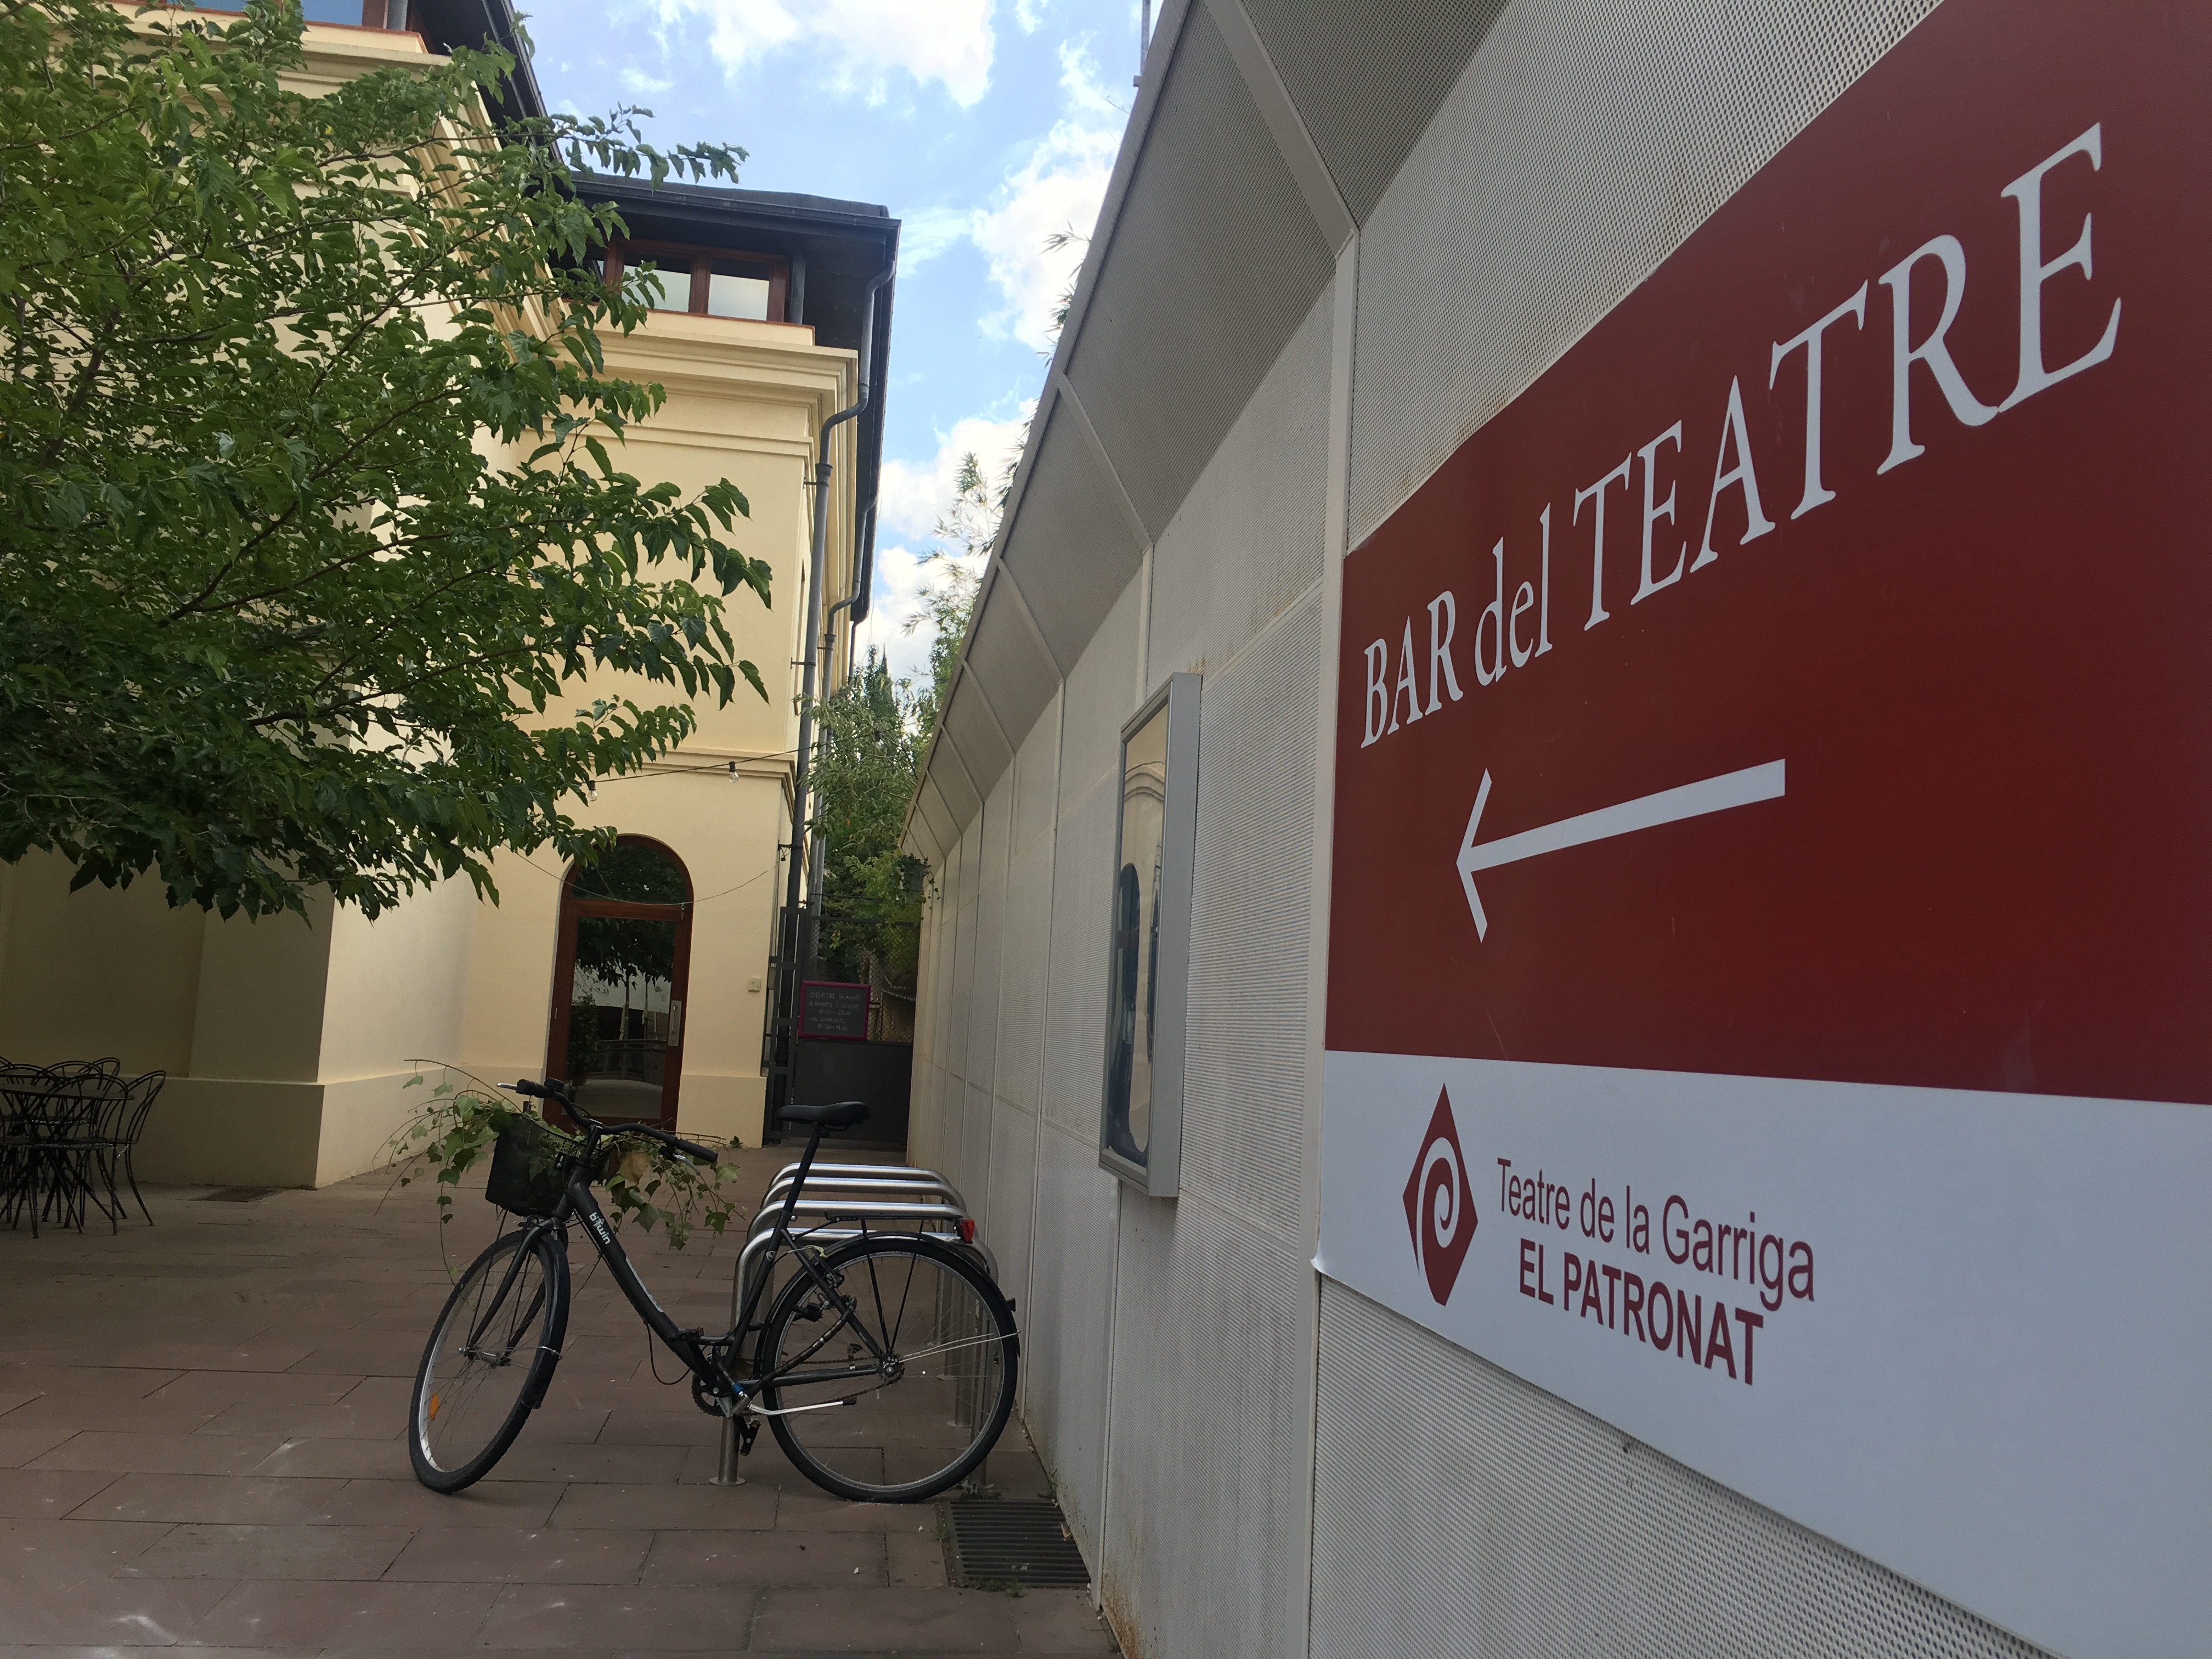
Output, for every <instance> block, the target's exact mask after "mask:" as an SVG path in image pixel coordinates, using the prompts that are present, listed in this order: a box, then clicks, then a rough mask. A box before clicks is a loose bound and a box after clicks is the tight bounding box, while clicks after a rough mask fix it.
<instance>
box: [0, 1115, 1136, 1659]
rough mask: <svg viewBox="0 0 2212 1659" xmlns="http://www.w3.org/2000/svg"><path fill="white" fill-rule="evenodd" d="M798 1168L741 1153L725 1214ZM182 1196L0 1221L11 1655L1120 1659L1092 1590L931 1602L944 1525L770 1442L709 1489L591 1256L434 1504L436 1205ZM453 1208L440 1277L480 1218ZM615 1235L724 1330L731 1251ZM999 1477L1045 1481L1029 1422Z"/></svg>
mask: <svg viewBox="0 0 2212 1659" xmlns="http://www.w3.org/2000/svg"><path fill="white" fill-rule="evenodd" d="M789 1155H790V1154H788V1153H787V1152H782V1151H780V1150H777V1149H770V1150H769V1151H766V1152H746V1153H742V1154H740V1155H739V1169H740V1171H741V1177H740V1178H741V1182H742V1185H741V1188H740V1190H744V1191H748V1192H751V1193H756V1194H757V1193H758V1192H759V1191H760V1190H761V1189H762V1188H763V1187H764V1186H765V1185H766V1184H767V1181H768V1178H769V1174H770V1173H771V1172H772V1171H773V1170H775V1168H776V1167H778V1166H779V1165H780V1164H781V1163H783V1162H784V1161H785V1160H786V1158H787V1157H788V1156H789ZM205 1190H206V1189H204V1188H149V1191H148V1198H149V1200H150V1202H151V1204H152V1206H153V1212H154V1220H155V1225H154V1226H152V1227H150V1228H149V1227H148V1226H147V1225H145V1223H144V1222H143V1220H142V1221H138V1222H137V1224H136V1225H129V1226H126V1227H125V1230H124V1231H123V1232H122V1233H121V1235H120V1236H117V1237H111V1236H110V1235H109V1234H108V1232H107V1231H106V1228H105V1226H104V1225H95V1227H94V1230H92V1231H88V1232H87V1233H85V1234H84V1235H82V1237H80V1236H79V1235H77V1234H75V1233H71V1232H66V1231H64V1232H55V1231H47V1232H46V1233H45V1235H44V1236H43V1237H40V1238H38V1239H36V1240H33V1238H32V1237H31V1236H30V1234H29V1232H28V1231H16V1232H12V1233H11V1232H9V1231H5V1230H0V1659H27V1656H32V1655H39V1656H44V1659H91V1656H93V1655H94V1654H100V1655H112V1654H113V1653H115V1652H117V1651H118V1650H128V1649H131V1648H144V1647H166V1646H172V1645H179V1646H185V1647H191V1648H193V1649H195V1650H197V1652H198V1653H200V1654H204V1655H206V1656H208V1659H307V1656H311V1655H322V1656H340V1655H382V1654H392V1655H403V1656H409V1659H440V1656H449V1655H458V1654H461V1653H471V1654H481V1653H485V1652H503V1653H507V1654H520V1653H545V1654H559V1655H562V1656H569V1659H614V1656H623V1659H652V1656H656V1655H675V1654H679V1653H680V1654H698V1653H725V1652H744V1653H749V1654H786V1655H797V1654H819V1653H841V1654H894V1653H897V1654H910V1653H955V1652H957V1653H982V1654H994V1655H1015V1654H1021V1655H1033V1654H1098V1653H1111V1652H1113V1651H1114V1650H1115V1649H1114V1644H1113V1641H1112V1638H1110V1637H1109V1635H1108V1634H1107V1633H1106V1632H1105V1630H1104V1627H1103V1625H1102V1624H1101V1622H1100V1620H1098V1617H1097V1614H1096V1613H1094V1612H1093V1611H1092V1609H1091V1602H1090V1597H1089V1595H1088V1594H1087V1593H1086V1592H1083V1591H1078V1590H1031V1591H1030V1592H1029V1593H1028V1594H1027V1595H1023V1596H1019V1597H1012V1596H1008V1595H1001V1594H994V1593H987V1592H982V1591H975V1590H964V1589H952V1588H949V1587H948V1586H947V1583H946V1565H945V1553H944V1546H943V1545H942V1544H941V1543H940V1542H939V1541H938V1537H937V1533H938V1531H939V1516H940V1513H941V1511H940V1510H938V1509H937V1508H936V1507H935V1506H933V1505H915V1506H890V1505H885V1506H876V1505H866V1504H847V1503H842V1502H840V1501H839V1500H836V1499H835V1498H829V1497H827V1496H826V1495H824V1494H823V1493H822V1492H820V1491H818V1490H817V1488H815V1487H814V1486H811V1485H810V1484H808V1483H807V1481H806V1480H805V1479H804V1477H802V1476H800V1475H799V1474H797V1472H796V1471H794V1470H793V1469H792V1468H791V1467H790V1466H789V1465H788V1464H787V1463H786V1462H784V1461H783V1459H782V1458H781V1455H780V1454H779V1453H778V1452H777V1450H776V1448H775V1443H774V1440H773V1438H772V1437H770V1436H769V1434H767V1433H766V1432H763V1434H762V1435H761V1437H760V1440H759V1442H758V1443H757V1446H756V1447H755V1449H754V1451H753V1454H752V1455H751V1456H750V1457H749V1458H748V1459H747V1460H746V1461H745V1467H744V1474H745V1476H746V1484H745V1485H744V1486H735V1487H725V1486H712V1485H710V1484H708V1480H709V1477H710V1476H712V1474H714V1461H715V1434H716V1425H715V1423H714V1420H713V1419H709V1418H708V1417H705V1416H703V1415H702V1414H701V1413H699V1412H697V1411H696V1410H695V1409H694V1408H693V1407H691V1405H690V1400H689V1397H688V1395H687V1394H686V1393H685V1391H684V1389H681V1388H664V1387H662V1386H660V1385H659V1384H658V1383H655V1382H654V1380H653V1373H652V1370H651V1362H650V1360H649V1359H648V1357H647V1346H646V1337H645V1333H644V1331H643V1328H641V1326H640V1325H639V1323H638V1322H637V1317H636V1316H635V1314H634V1313H633V1312H631V1311H630V1310H629V1306H628V1304H625V1303H624V1302H623V1300H622V1299H621V1296H620V1293H619V1292H618V1291H616V1290H615V1288H614V1286H613V1285H611V1283H610V1282H609V1280H608V1277H607V1275H606V1273H605V1271H604V1270H601V1271H599V1273H597V1274H596V1275H593V1276H592V1277H590V1278H588V1279H587V1278H586V1272H585V1270H586V1267H587V1266H588V1265H589V1263H588V1259H587V1255H586V1252H585V1251H584V1250H583V1249H582V1248H581V1246H580V1244H579V1245H578V1246H577V1247H575V1249H574V1255H575V1260H576V1266H577V1270H578V1271H577V1280H578V1285H579V1294H578V1296H577V1298H576V1304H575V1312H574V1317H573V1319H572V1321H571V1323H570V1326H569V1340H568V1349H567V1352H566V1355H565V1357H564V1358H563V1360H562V1364H561V1369H560V1370H559V1372H558V1374H557V1375H556V1377H555V1379H554V1383H553V1387H552V1390H551V1392H550V1394H549V1395H548V1396H547V1399H546V1403H545V1406H544V1408H543V1409H542V1410H540V1411H539V1412H538V1413H536V1415H535V1416H534V1417H533V1419H532V1421H531V1423H530V1425H529V1426H528V1427H527V1428H526V1429H525V1430H524V1431H523V1433H522V1436H521V1437H520V1439H519V1440H518V1441H516V1443H515V1444H514V1446H513V1449H512V1450H510V1451H509V1452H508V1453H507V1456H506V1457H505V1458H504V1459H503V1460H502V1461H501V1463H500V1464H499V1466H498V1468H495V1470H494V1471H493V1472H492V1474H491V1476H490V1477H489V1478H488V1479H486V1480H483V1481H482V1482H480V1483H479V1484H478V1485H477V1486H475V1487H473V1488H471V1490H470V1491H468V1492H463V1493H460V1494H458V1495H456V1496H453V1497H441V1496H439V1495H437V1494H436V1493H434V1492H428V1491H427V1490H425V1489H424V1488H423V1487H422V1486H419V1485H418V1484H416V1480H415V1479H414V1477H413V1474H412V1473H411V1471H410V1468H409V1467H408V1462H407V1452H406V1448H405V1445H404V1442H403V1441H402V1439H401V1437H400V1434H401V1430H402V1427H403V1425H404V1418H405V1414H406V1406H405V1401H406V1394H407V1389H408V1384H409V1382H410V1379H411V1377H412V1376H413V1372H414V1368H415V1363H416V1358H418V1357H419V1355H420V1353H421V1352H422V1343H423V1341H424V1340H425V1338H426V1337H427V1335H428V1331H429V1328H430V1323H431V1321H432V1318H433V1316H435V1313H436V1312H437V1310H438V1308H439V1306H440V1304H441V1302H442V1301H443V1299H444V1297H445V1295H446V1291H447V1285H448V1279H447V1269H446V1267H445V1266H444V1265H443V1264H442V1263H441V1258H440V1241H439V1237H438V1233H439V1227H438V1224H437V1223H436V1221H435V1213H436V1212H435V1205H434V1201H433V1200H432V1198H431V1196H430V1194H429V1192H428V1189H427V1188H426V1186H425V1185H424V1184H422V1183H417V1184H416V1185H413V1186H410V1187H407V1188H399V1189H396V1190H395V1189H393V1188H392V1182H391V1178H390V1176H388V1175H378V1176H363V1177H362V1178H360V1179H359V1180H356V1181H351V1182H345V1183H343V1184H342V1185H339V1186H337V1187H331V1188H325V1189H324V1190H322V1191H321V1192H315V1193H309V1192H280V1193H276V1194H271V1195H270V1196H269V1197H267V1198H264V1199H261V1200H257V1201H255V1202H252V1203H249V1204H233V1203H224V1202H206V1201H201V1198H202V1194H204V1191H205ZM454 1208H455V1211H456V1216H457V1218H456V1219H455V1220H454V1221H453V1224H452V1225H450V1226H448V1227H447V1228H446V1229H445V1230H444V1231H445V1233H446V1235H447V1237H446V1239H445V1250H446V1254H447V1258H448V1259H449V1260H450V1261H452V1263H453V1268H454V1271H456V1272H458V1271H459V1267H461V1266H462V1265H463V1264H465V1262H466V1261H468V1260H469V1259H470V1257H471V1255H473V1254H474V1253H475V1252H476V1251H477V1250H478V1249H482V1248H483V1244H484V1243H487V1242H489V1238H490V1237H491V1232H492V1225H493V1212H492V1211H491V1210H490V1209H489V1207H488V1206H485V1205H484V1204H483V1203H482V1202H481V1201H480V1200H478V1199H477V1197H476V1196H475V1195H474V1194H463V1195H462V1196H461V1197H460V1198H459V1199H458V1200H456V1203H455V1206H454ZM627 1243H629V1247H630V1249H631V1250H632V1252H633V1255H634V1257H635V1259H636V1260H637V1261H639V1264H640V1267H641V1271H642V1272H643V1273H644V1276H645V1278H646V1280H647V1283H648V1284H649V1285H652V1286H653V1289H654V1291H655V1293H656V1294H657V1295H659V1297H660V1299H661V1301H662V1302H663V1304H665V1305H666V1306H667V1307H668V1308H669V1310H670V1311H671V1313H672V1314H674V1315H675V1316H676V1317H677V1319H678V1322H689V1323H702V1324H704V1323H708V1322H712V1321H713V1320H714V1316H715V1315H716V1314H717V1313H718V1312H719V1313H720V1314H721V1315H722V1316H723V1319H724V1321H725V1322H726V1316H727V1310H728V1296H729V1272H730V1262H731V1257H732V1253H733V1251H734V1249H735V1242H734V1241H732V1242H731V1243H720V1242H719V1241H711V1240H697V1239H695V1240H694V1242H693V1243H692V1245H691V1247H690V1249H687V1250H684V1251H683V1252H680V1253H678V1252H673V1251H670V1250H668V1249H666V1248H665V1246H663V1245H662V1244H661V1243H659V1241H658V1240H653V1241H650V1242H645V1243H641V1240H640V1239H639V1237H637V1236H636V1234H635V1231H632V1232H631V1233H630V1234H629V1236H628V1238H627ZM660 1369H661V1373H662V1375H664V1376H670V1375H678V1367H677V1366H676V1364H675V1362H674V1361H673V1359H672V1358H669V1357H668V1356H666V1355H665V1354H664V1355H662V1356H660ZM988 1478H989V1479H990V1480H991V1481H992V1482H993V1483H994V1484H995V1485H997V1486H999V1487H1000V1489H1001V1490H1003V1491H1005V1492H1006V1493H1007V1494H1008V1495H1010V1496H1016V1497H1026V1496H1031V1495H1034V1494H1036V1492H1039V1491H1041V1490H1042V1481H1043V1477H1042V1471H1041V1470H1040V1469H1039V1468H1038V1467H1037V1464H1036V1459H1035V1456H1034V1455H1033V1454H1032V1453H1031V1452H1030V1449H1029V1448H1028V1446H1027V1445H1026V1443H1024V1442H1022V1440H1021V1437H1020V1429H1019V1425H1018V1423H1017V1424H1016V1425H1015V1426H1014V1427H1013V1428H1011V1429H1010V1430H1009V1431H1008V1432H1007V1437H1006V1441H1005V1442H1004V1443H1001V1446H1000V1449H999V1450H998V1451H997V1452H995V1453H994V1455H993V1457H992V1460H991V1464H990V1467H989V1469H988Z"/></svg>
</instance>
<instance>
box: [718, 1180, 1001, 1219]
mask: <svg viewBox="0 0 2212 1659" xmlns="http://www.w3.org/2000/svg"><path fill="white" fill-rule="evenodd" d="M798 1178H799V1177H798V1176H796V1175H791V1176H777V1177H776V1178H775V1183H774V1184H773V1185H772V1186H770V1187H769V1189H768V1192H767V1194H766V1195H765V1196H764V1197H763V1198H762V1200H761V1208H762V1210H763V1211H764V1212H765V1211H768V1210H772V1209H774V1208H775V1207H776V1206H778V1205H780V1204H781V1203H782V1201H783V1200H784V1197H785V1195H786V1194H788V1193H789V1192H790V1191H791V1188H792V1187H793V1183H794V1182H797V1180H798ZM817 1193H838V1194H850V1193H882V1194H886V1195H888V1194H894V1193H896V1194H901V1195H902V1196H903V1195H908V1194H922V1193H933V1194H938V1196H939V1199H940V1200H942V1201H943V1202H945V1203H947V1204H951V1205H953V1206H956V1207H957V1208H959V1209H961V1210H963V1211H965V1210H966V1209H967V1207H968V1205H967V1200H964V1199H963V1198H962V1197H961V1196H960V1193H959V1189H958V1188H956V1187H954V1186H953V1185H952V1183H951V1182H949V1181H946V1180H945V1179H944V1177H942V1176H933V1175H932V1174H931V1173H930V1172H929V1171H928V1170H917V1171H916V1172H915V1175H914V1176H898V1177H896V1178H894V1179H891V1180H888V1181H877V1180H871V1179H869V1178H867V1177H866V1176H817V1175H810V1176H807V1177H806V1194H807V1196H808V1197H809V1198H812V1197H813V1196H814V1195H815V1194H817ZM933 1201H934V1200H933Z"/></svg>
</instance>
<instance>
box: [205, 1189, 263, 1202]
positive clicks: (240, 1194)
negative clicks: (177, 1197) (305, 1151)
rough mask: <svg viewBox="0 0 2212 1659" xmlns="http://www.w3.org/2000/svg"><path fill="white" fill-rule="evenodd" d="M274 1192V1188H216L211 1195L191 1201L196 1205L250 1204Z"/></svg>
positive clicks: (207, 1194) (206, 1194)
mask: <svg viewBox="0 0 2212 1659" xmlns="http://www.w3.org/2000/svg"><path fill="white" fill-rule="evenodd" d="M275 1191H276V1188H274V1187H218V1188H216V1189H215V1190H214V1191H213V1192H211V1193H202V1194H200V1195H199V1196H198V1197H197V1199H195V1200H192V1201H193V1202H194V1203H196V1204H251V1203H252V1202H253V1201H254V1200H256V1199H260V1198H266V1197H268V1196H269V1194H271V1193H273V1192H275Z"/></svg>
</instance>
